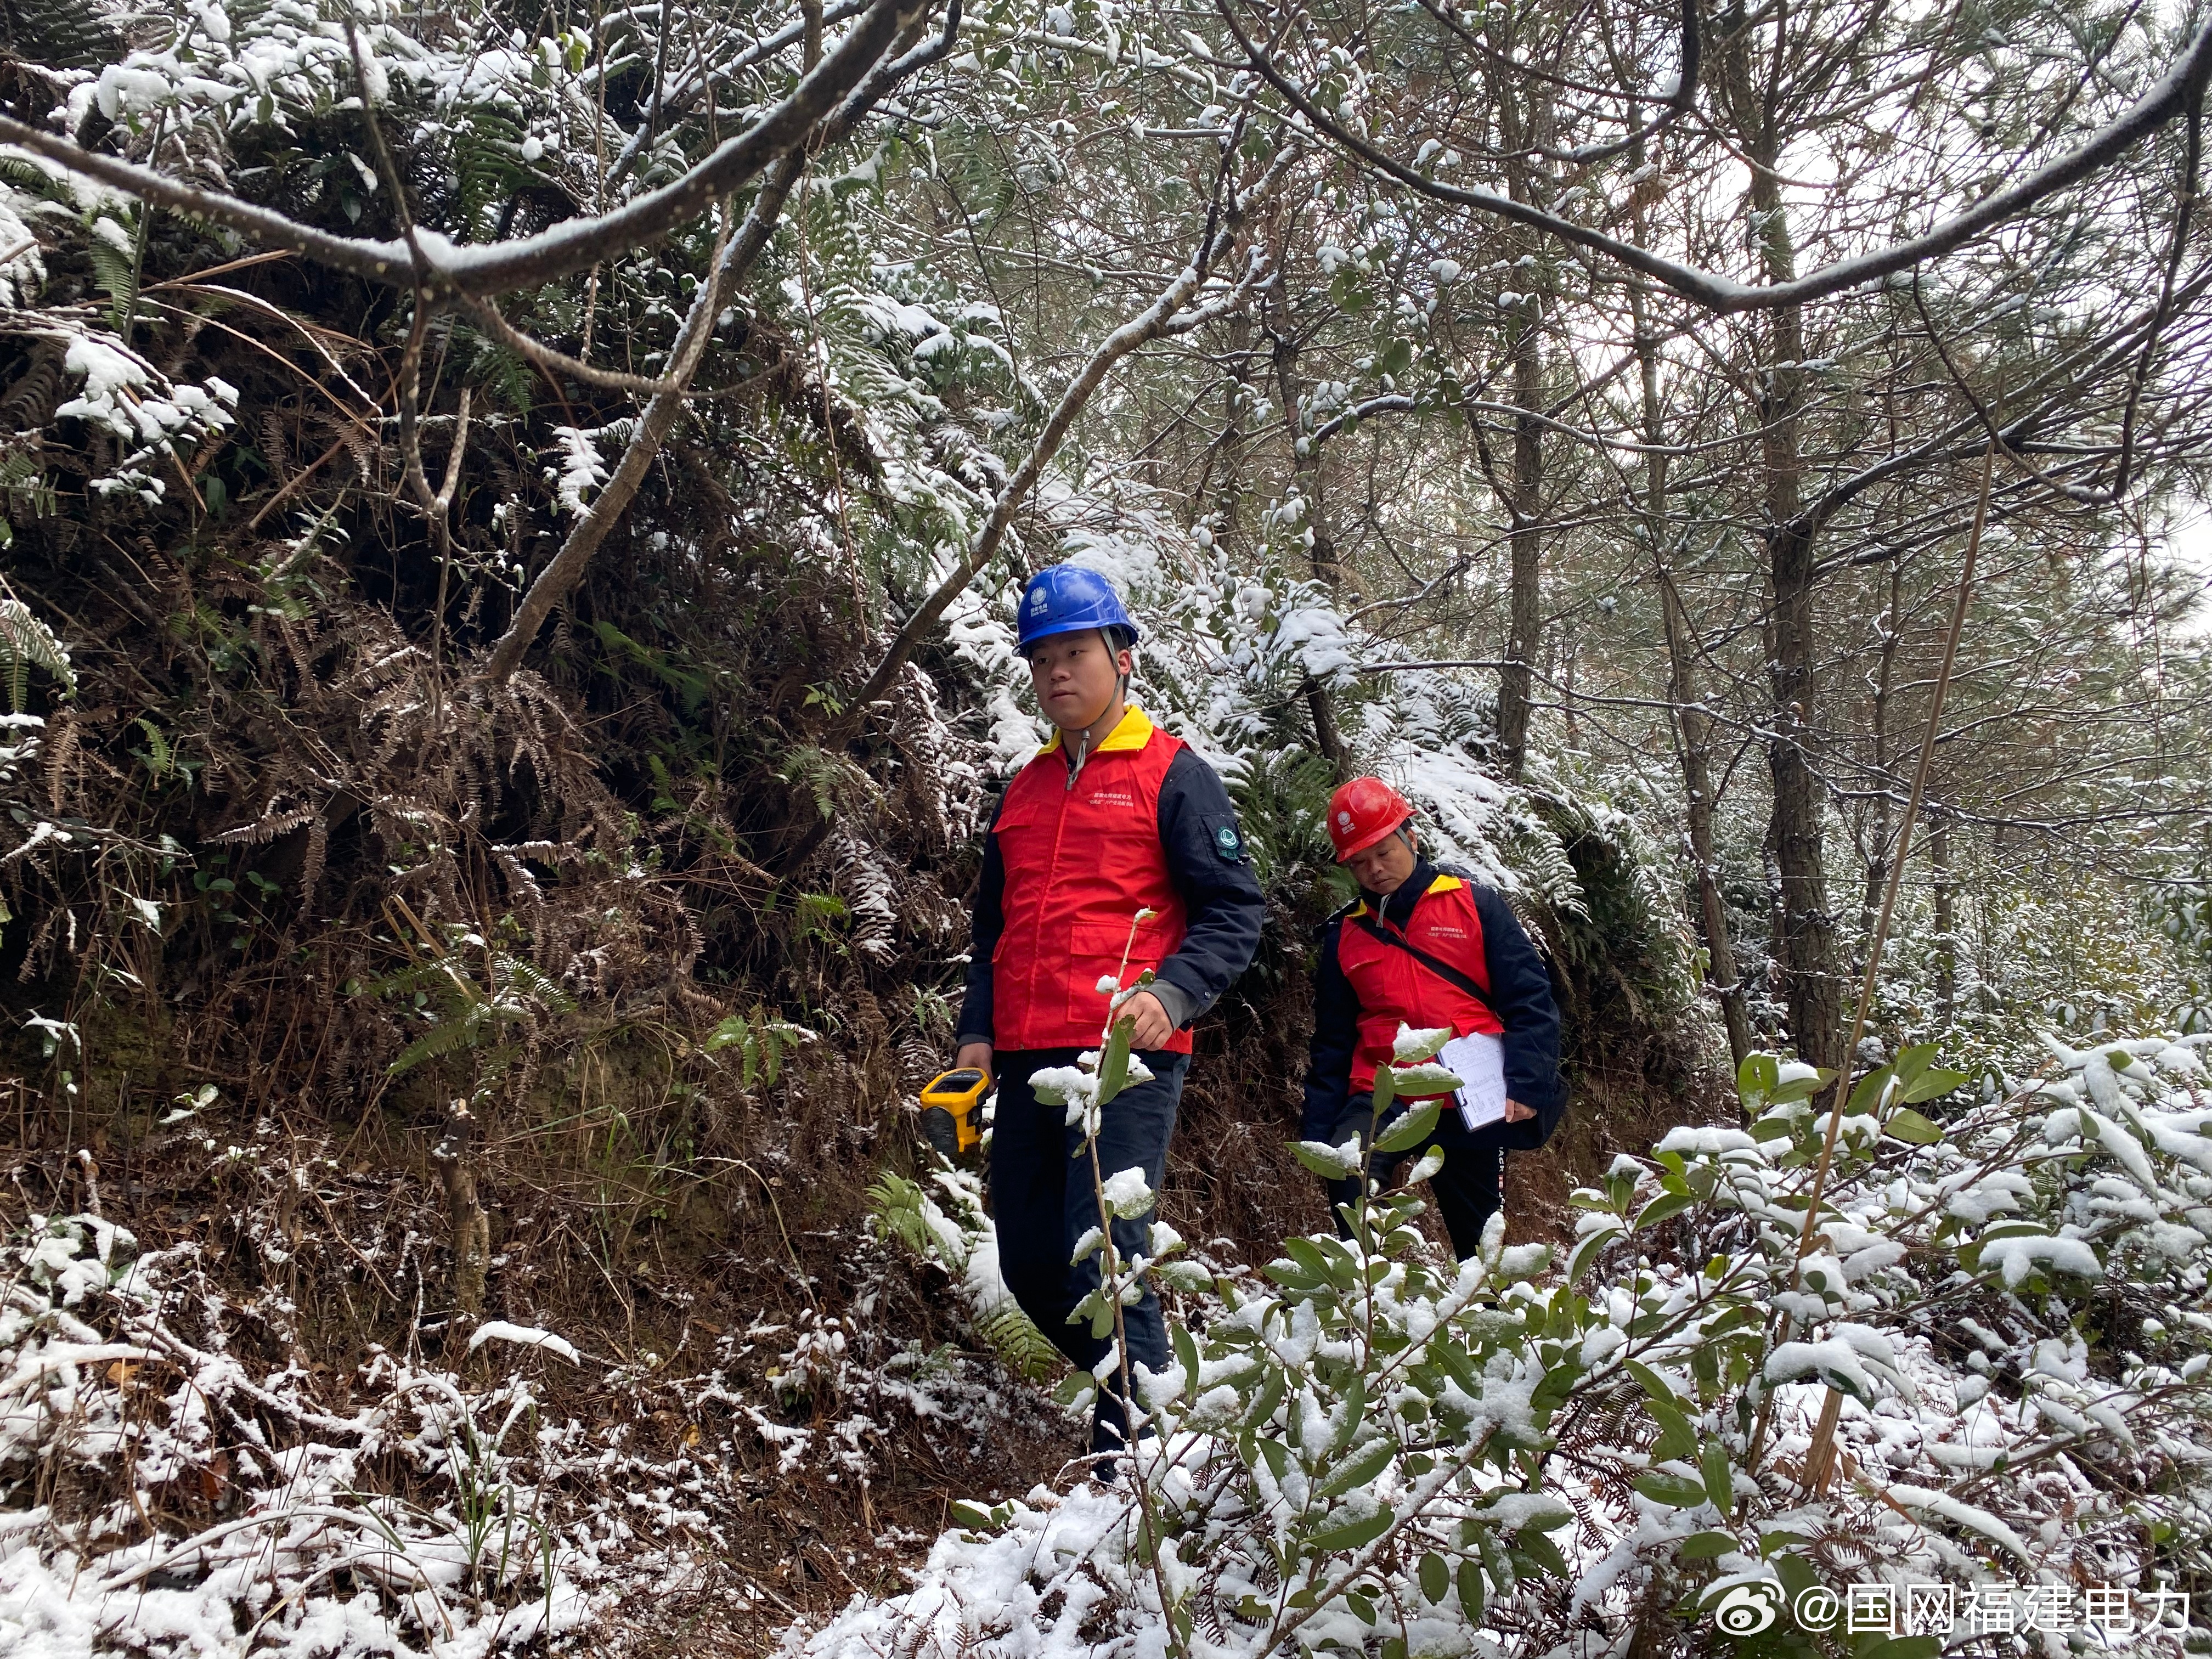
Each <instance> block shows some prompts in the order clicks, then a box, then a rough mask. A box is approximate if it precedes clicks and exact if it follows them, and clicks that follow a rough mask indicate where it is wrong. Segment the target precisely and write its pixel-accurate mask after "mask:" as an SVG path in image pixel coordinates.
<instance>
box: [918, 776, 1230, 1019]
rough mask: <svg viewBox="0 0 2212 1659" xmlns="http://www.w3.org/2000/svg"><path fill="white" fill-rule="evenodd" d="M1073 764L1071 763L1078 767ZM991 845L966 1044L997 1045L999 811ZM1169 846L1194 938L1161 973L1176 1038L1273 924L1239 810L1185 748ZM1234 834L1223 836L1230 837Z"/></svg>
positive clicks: (1168, 819) (978, 889)
mask: <svg viewBox="0 0 2212 1659" xmlns="http://www.w3.org/2000/svg"><path fill="white" fill-rule="evenodd" d="M1069 764H1071V765H1073V757H1070V760H1069ZM1005 804H1006V797H1005V795H1004V794H1003V793H1001V794H1000V805H999V807H994V808H993V809H992V812H991V828H990V830H989V831H988V832H987V834H986V835H985V836H984V840H983V872H982V874H981V876H980V877H979V878H977V880H976V883H975V942H974V945H973V946H972V948H971V951H970V953H969V958H968V990H967V995H966V997H965V999H964V1000H963V1001H962V1003H961V1005H960V1025H959V1036H957V1039H956V1042H957V1043H969V1042H990V1041H991V1003H992V991H993V986H992V982H991V956H992V953H993V952H994V951H996V950H997V949H998V945H999V934H1000V932H1001V931H1002V930H1003V929H1004V927H1005V926H1006V914H1005V911H1004V909H1003V908H1002V907H1003V902H1004V899H1005V895H1006V862H1005V860H1003V859H1001V858H1000V854H999V837H998V833H997V832H998V828H999V811H1000V808H1002V807H1003V806H1004V805H1005ZM1159 819H1160V846H1161V848H1162V849H1163V850H1164V852H1165V853H1166V854H1167V863H1168V878H1169V879H1170V880H1171V881H1172V882H1174V883H1175V890H1176V894H1177V895H1178V896H1180V897H1181V898H1182V902H1183V908H1184V911H1185V914H1186V922H1187V931H1186V932H1185V933H1184V934H1183V939H1182V945H1180V946H1178V947H1177V948H1176V952H1175V954H1174V955H1173V956H1171V957H1169V958H1168V959H1167V960H1166V961H1165V962H1164V963H1161V964H1160V966H1159V970H1158V976H1157V978H1156V979H1155V981H1154V982H1153V985H1152V992H1153V994H1155V995H1157V996H1158V998H1159V1000H1160V1006H1162V1007H1164V1008H1165V1009H1166V1010H1167V1012H1168V1018H1170V1019H1172V1020H1173V1021H1175V1023H1176V1027H1177V1029H1181V1028H1182V1027H1185V1026H1188V1024H1190V1023H1191V1022H1192V1021H1193V1020H1194V1019H1196V1018H1198V1017H1199V1016H1200V1014H1202V1013H1204V1012H1206V1010H1207V1009H1208V1008H1211V1007H1212V1006H1213V1005H1214V1003H1215V1002H1216V1001H1217V1000H1218V999H1219V997H1220V995H1221V994H1222V993H1223V992H1224V991H1225V990H1227V989H1228V988H1229V987H1230V986H1231V984H1233V983H1234V982H1235V981H1236V979H1237V975H1240V974H1242V973H1243V971H1244V970H1245V969H1247V968H1249V966H1251V964H1252V953H1253V952H1254V951H1256V950H1258V949H1259V946H1260V924H1261V921H1264V920H1265V919H1266V917H1267V901H1266V900H1265V899H1263V898H1262V897H1261V894H1260V883H1259V878H1257V877H1255V875H1254V874H1253V873H1252V860H1251V856H1250V854H1249V852H1248V850H1247V849H1246V848H1245V845H1244V837H1243V832H1242V831H1241V830H1240V829H1238V827H1237V807H1236V805H1235V803H1233V802H1232V801H1231V799H1229V791H1228V790H1227V789H1226V788H1225V787H1223V786H1222V782H1221V779H1220V777H1219V775H1217V774H1216V773H1215V771H1214V769H1212V767H1210V766H1208V765H1207V764H1206V763H1205V762H1204V761H1203V760H1201V759H1200V758H1199V756H1198V752H1197V750H1194V749H1189V748H1185V749H1182V750H1179V751H1177V753H1176V757H1175V758H1174V759H1173V760H1172V761H1170V763H1168V771H1167V776H1166V777H1165V778H1164V779H1163V780H1161V782H1160V807H1159ZM1224 830H1226V831H1227V832H1228V833H1227V834H1226V835H1224V834H1223V831H1224Z"/></svg>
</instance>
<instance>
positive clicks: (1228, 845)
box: [1200, 812, 1244, 864]
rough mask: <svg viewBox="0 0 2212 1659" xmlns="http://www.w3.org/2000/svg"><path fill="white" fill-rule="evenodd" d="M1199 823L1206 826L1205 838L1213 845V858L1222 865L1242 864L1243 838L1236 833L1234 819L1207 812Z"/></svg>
mask: <svg viewBox="0 0 2212 1659" xmlns="http://www.w3.org/2000/svg"><path fill="white" fill-rule="evenodd" d="M1200 822H1201V823H1204V824H1205V825H1206V836H1207V839H1209V840H1210V841H1212V843H1213V852H1214V856H1215V857H1217V858H1218V859H1219V860H1221V861H1222V862H1223V863H1224V864H1242V863H1243V862H1244V837H1243V835H1242V834H1240V833H1239V832H1238V830H1237V821H1236V820H1235V819H1234V818H1231V817H1216V816H1214V815H1213V814H1212V813H1210V812H1209V813H1207V814H1206V816H1205V817H1203V818H1201V819H1200Z"/></svg>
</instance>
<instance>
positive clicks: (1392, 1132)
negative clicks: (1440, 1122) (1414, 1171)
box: [1375, 1100, 1440, 1152]
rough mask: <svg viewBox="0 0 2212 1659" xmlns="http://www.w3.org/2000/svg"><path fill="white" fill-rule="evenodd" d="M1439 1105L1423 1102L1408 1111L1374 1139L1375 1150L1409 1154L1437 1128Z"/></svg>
mask: <svg viewBox="0 0 2212 1659" xmlns="http://www.w3.org/2000/svg"><path fill="white" fill-rule="evenodd" d="M1439 1105H1440V1103H1439V1102H1437V1101H1433V1100H1425V1101H1422V1102H1421V1103H1419V1104H1418V1105H1416V1106H1413V1107H1412V1108H1411V1109H1408V1110H1407V1113H1406V1115H1405V1116H1403V1117H1401V1118H1400V1119H1399V1120H1398V1121H1396V1122H1395V1123H1394V1124H1392V1125H1391V1126H1390V1127H1389V1128H1388V1129H1386V1130H1384V1131H1383V1133H1381V1134H1379V1135H1377V1136H1376V1138H1375V1150H1376V1152H1411V1151H1412V1150H1413V1148H1414V1147H1416V1146H1419V1145H1420V1144H1421V1143H1422V1142H1423V1141H1425V1140H1426V1139H1428V1138H1429V1132H1430V1131H1431V1129H1434V1128H1435V1127H1437V1109H1438V1107H1439Z"/></svg>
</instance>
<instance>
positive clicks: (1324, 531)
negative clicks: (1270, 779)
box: [1264, 249, 1344, 695]
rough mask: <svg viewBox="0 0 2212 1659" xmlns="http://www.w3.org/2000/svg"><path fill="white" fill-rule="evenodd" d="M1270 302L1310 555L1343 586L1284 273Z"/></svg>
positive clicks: (1319, 577) (1278, 381) (1271, 333)
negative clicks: (1308, 424) (1308, 427)
mask: <svg viewBox="0 0 2212 1659" xmlns="http://www.w3.org/2000/svg"><path fill="white" fill-rule="evenodd" d="M1275 269H1276V270H1277V272H1278V273H1279V272H1280V271H1281V270H1282V257H1281V252H1280V250H1279V249H1278V251H1277V254H1276V264H1275ZM1265 303H1266V311H1265V313H1264V314H1265V317H1266V319H1267V334H1268V337H1269V338H1270V339H1271V340H1273V343H1274V351H1273V360H1274V369H1275V394H1276V396H1277V397H1279V398H1281V399H1282V403H1283V429H1284V431H1285V433H1287V434H1288V435H1289V438H1290V445H1291V476H1292V477H1295V478H1297V481H1298V494H1299V495H1302V496H1303V497H1304V499H1305V504H1306V527H1307V528H1308V529H1310V530H1311V531H1312V532H1313V545H1312V547H1311V548H1310V549H1309V550H1308V555H1309V556H1310V559H1311V561H1312V564H1313V574H1314V580H1316V581H1319V582H1324V583H1326V584H1327V585H1328V586H1330V587H1338V586H1342V585H1343V581H1344V571H1343V568H1342V567H1341V566H1340V564H1339V563H1338V562H1337V557H1336V538H1334V537H1333V536H1331V535H1330V534H1329V532H1328V508H1327V504H1326V502H1325V501H1323V499H1322V474H1321V449H1320V447H1319V446H1318V445H1316V444H1314V443H1312V442H1310V441H1308V439H1307V436H1306V434H1305V430H1304V426H1305V422H1304V420H1303V418H1302V417H1301V416H1300V410H1303V409H1304V406H1305V400H1304V395H1303V392H1302V389H1301V387H1300V385H1299V381H1298V335H1297V319H1296V318H1295V317H1293V316H1292V315H1291V307H1290V302H1289V301H1288V299H1287V298H1286V297H1285V287H1284V283H1283V281H1282V279H1281V276H1280V275H1278V276H1277V278H1276V281H1275V283H1274V286H1273V288H1271V289H1268V290H1267V300H1266V302H1265ZM1317 695H1318V694H1317Z"/></svg>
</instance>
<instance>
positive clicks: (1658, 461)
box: [1630, 155, 1751, 1066]
mask: <svg viewBox="0 0 2212 1659" xmlns="http://www.w3.org/2000/svg"><path fill="white" fill-rule="evenodd" d="M1632 159H1634V160H1637V161H1641V159H1642V158H1641V156H1640V155H1638V156H1637V157H1634V158H1632ZM1637 218H1638V224H1637V237H1638V240H1642V239H1643V234H1644V227H1643V223H1642V219H1643V211H1642V210H1641V209H1640V208H1639V209H1638V214H1637ZM1630 305H1631V308H1632V313H1633V318H1634V321H1635V326H1636V356H1637V360H1638V367H1639V368H1641V369H1642V371H1643V382H1644V442H1645V443H1647V444H1649V445H1650V446H1651V453H1650V454H1649V455H1647V456H1646V457H1645V458H1644V504H1643V505H1644V536H1645V538H1646V539H1647V540H1648V541H1649V542H1650V547H1651V559H1652V563H1653V566H1654V568H1656V572H1657V574H1658V578H1659V604H1660V612H1661V617H1662V620H1663V622H1664V623H1665V624H1666V635H1667V699H1668V702H1669V703H1671V704H1672V705H1673V713H1674V754H1675V759H1676V760H1677V762H1678V763H1680V766H1681V769H1682V794H1683V798H1684V800H1685V803H1686V812H1685V817H1686V820H1687V823H1686V829H1687V830H1688V834H1689V842H1690V865H1691V870H1692V877H1693V879H1694V881H1695V884H1696V888H1697V895H1698V931H1699V934H1700V935H1701V936H1702V937H1703V938H1704V940H1705V964H1706V970H1707V971H1706V977H1707V981H1708V982H1709V984H1710V986H1711V990H1712V993H1713V995H1714V997H1715V998H1716V999H1717V1000H1718V1001H1719V1003H1720V1006H1721V1022H1722V1024H1723V1025H1724V1026H1726V1027H1727V1030H1728V1044H1729V1064H1730V1065H1731V1066H1741V1065H1742V1064H1743V1060H1744V1056H1745V1055H1747V1054H1749V1053H1750V1052H1751V1015H1750V1012H1749V1010H1748V1009H1747V1007H1746V1006H1745V1003H1744V994H1743V980H1742V976H1741V975H1740V974H1739V973H1738V972H1737V971H1736V961H1735V943H1734V941H1733V940H1732V939H1730V938H1729V921H1728V905H1727V903H1726V902H1725V901H1724V900H1723V898H1722V897H1721V887H1720V880H1719V878H1718V876H1717V874H1716V865H1715V863H1714V859H1713V785H1712V752H1713V718H1712V714H1711V711H1710V710H1709V709H1707V708H1706V707H1705V694H1704V691H1703V690H1702V689H1701V687H1700V686H1699V678H1698V662H1697V657H1696V655H1695V653H1694V649H1693V643H1694V641H1695V637H1696V635H1695V634H1694V632H1693V631H1692V626H1691V623H1690V616H1689V611H1688V609H1687V607H1686V606H1685V605H1683V603H1682V594H1681V590H1680V588H1678V587H1677V586H1675V585H1674V572H1673V571H1672V570H1671V569H1670V568H1668V561H1667V457H1666V455H1665V454H1664V453H1662V450H1661V446H1662V442H1663V440H1664V436H1665V422H1664V419H1663V417H1662V413H1661V410H1660V406H1659V343H1658V340H1657V338H1656V337H1655V336H1654V335H1653V333H1652V331H1651V328H1650V321H1649V319H1648V318H1647V317H1646V314H1645V311H1646V301H1645V298H1644V291H1643V290H1642V289H1637V290H1636V291H1635V292H1634V293H1633V294H1632V295H1631V296H1630Z"/></svg>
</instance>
